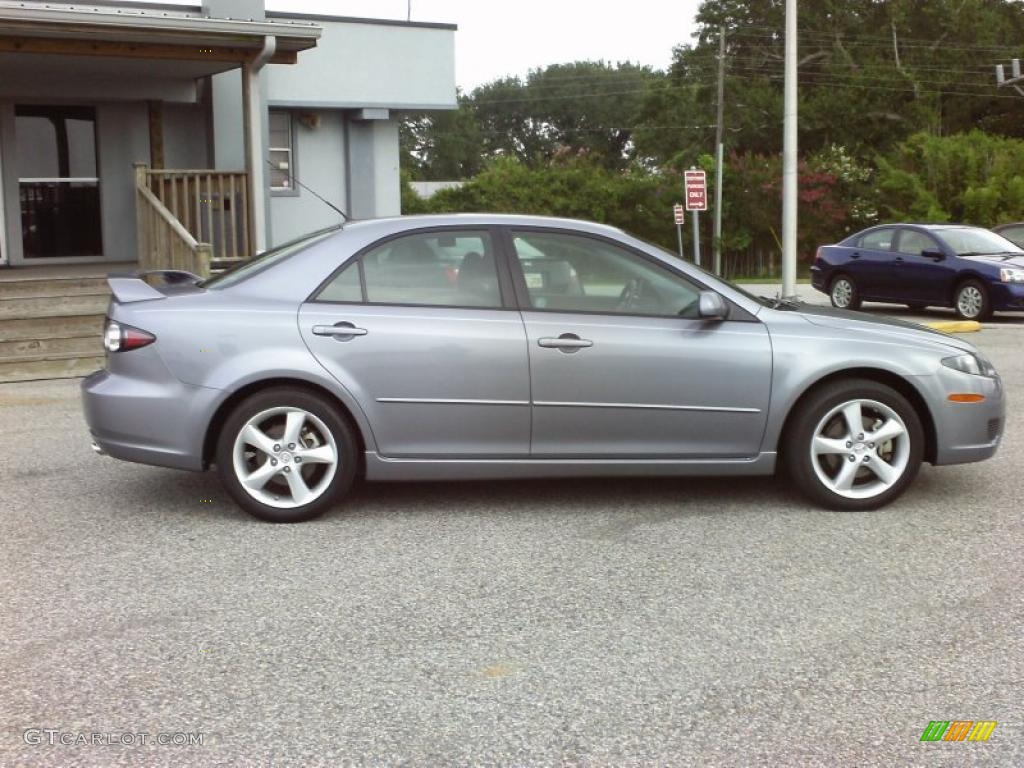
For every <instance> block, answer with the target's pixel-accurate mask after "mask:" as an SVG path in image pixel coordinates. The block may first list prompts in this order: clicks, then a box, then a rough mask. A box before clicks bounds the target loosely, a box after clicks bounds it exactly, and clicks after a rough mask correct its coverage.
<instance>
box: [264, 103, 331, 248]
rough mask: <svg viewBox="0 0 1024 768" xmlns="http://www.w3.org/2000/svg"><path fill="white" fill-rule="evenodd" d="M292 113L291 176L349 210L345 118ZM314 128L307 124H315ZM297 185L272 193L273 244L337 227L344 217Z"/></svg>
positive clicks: (312, 112) (321, 113) (327, 112)
mask: <svg viewBox="0 0 1024 768" xmlns="http://www.w3.org/2000/svg"><path fill="white" fill-rule="evenodd" d="M298 112H299V114H302V115H308V116H309V117H310V119H309V120H306V121H303V120H300V119H298V115H297V114H295V113H293V119H292V143H293V148H294V156H293V163H294V165H293V168H292V171H291V172H292V175H293V176H294V177H295V178H296V179H298V180H299V181H300V182H302V183H303V184H305V185H306V186H307V187H309V189H312V190H313V191H315V192H316V193H317V194H318V195H320V196H321V197H323V198H325V199H327V200H329V201H330V202H332V203H333V204H334V205H336V206H338V207H339V208H341V209H342V210H343V211H344V210H348V205H349V201H348V195H347V193H346V184H345V167H346V161H345V151H346V150H345V117H344V114H343V113H342V112H341V111H340V110H308V109H307V110H300V111H298ZM317 121H318V124H316V125H315V126H314V127H311V126H310V125H307V124H306V123H307V122H308V123H316V122H317ZM309 189H303V188H302V187H301V186H299V185H296V186H295V190H294V191H293V192H286V193H276V192H275V193H272V195H271V198H270V217H271V223H270V226H271V232H272V233H273V238H272V242H273V244H274V245H279V244H281V243H286V242H288V241H289V240H293V239H294V238H296V237H298V236H299V235H304V234H306V233H307V232H313V231H315V230H317V229H323V228H324V227H328V226H331V225H332V224H337V223H338V222H339V221H340V220H341V217H340V216H338V214H337V213H336V212H335V211H332V210H331V209H330V207H329V206H327V205H325V204H324V203H323V202H321V201H320V200H317V199H316V197H315V196H314V195H313V194H312V193H311V192H310V191H309Z"/></svg>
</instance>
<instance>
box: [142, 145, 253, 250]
mask: <svg viewBox="0 0 1024 768" xmlns="http://www.w3.org/2000/svg"><path fill="white" fill-rule="evenodd" d="M135 179H136V188H137V190H138V195H139V198H140V204H139V205H140V210H142V209H143V208H145V205H143V201H145V203H146V204H147V205H150V207H152V202H151V201H150V200H149V199H148V198H149V197H150V196H152V197H153V198H155V200H156V201H157V202H158V203H160V205H161V206H162V207H163V209H164V210H165V211H166V212H167V213H168V214H169V215H170V217H171V218H172V219H174V220H175V221H176V222H177V223H178V224H179V225H180V228H181V229H182V230H183V231H184V232H185V233H187V234H188V235H189V236H190V237H191V239H192V241H194V242H195V243H196V244H197V245H204V244H205V245H208V248H209V251H210V261H211V263H212V264H213V266H214V268H216V267H218V266H227V265H228V264H230V263H231V262H237V261H241V260H244V259H247V258H249V257H250V256H251V255H252V251H251V246H250V243H251V242H252V233H251V230H250V227H251V224H250V220H249V192H248V189H249V185H248V176H247V174H246V173H245V172H244V171H215V170H152V169H149V168H147V167H146V166H145V165H144V164H138V165H136V167H135ZM145 192H148V193H149V195H145V194H144V193H145ZM141 232H142V221H141V215H140V233H141Z"/></svg>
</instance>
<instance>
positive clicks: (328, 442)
mask: <svg viewBox="0 0 1024 768" xmlns="http://www.w3.org/2000/svg"><path fill="white" fill-rule="evenodd" d="M232 459H233V464H234V471H235V476H236V477H237V478H238V482H239V483H240V484H241V486H242V488H243V489H244V490H245V492H246V493H247V494H249V495H250V496H251V497H252V498H254V499H256V500H257V501H259V502H261V503H263V504H266V505H267V506H271V507H276V508H278V509H295V508H296V507H303V506H306V505H307V504H310V503H312V502H313V501H315V500H316V499H318V498H320V496H322V495H323V494H324V492H325V491H326V490H327V489H328V487H329V486H330V484H331V481H332V480H333V479H334V475H335V473H336V472H337V470H338V467H339V463H340V459H339V452H338V445H337V443H336V442H335V439H334V436H333V435H332V434H331V431H330V430H329V429H328V428H327V425H326V424H324V422H323V421H321V420H320V419H319V418H318V417H317V416H315V415H314V414H312V413H310V412H309V411H306V410H303V409H302V408H295V407H279V408H270V409H268V410H265V411H261V412H260V413H257V414H256V415H255V416H253V417H252V418H250V419H249V420H248V421H246V422H245V424H244V425H243V426H242V428H241V429H240V430H239V431H238V434H237V436H236V437H235V442H234V447H233V451H232Z"/></svg>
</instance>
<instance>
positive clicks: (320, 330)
mask: <svg viewBox="0 0 1024 768" xmlns="http://www.w3.org/2000/svg"><path fill="white" fill-rule="evenodd" d="M368 333H369V331H368V330H366V329H365V328H356V326H355V325H353V324H352V323H348V322H344V321H343V322H340V323H335V324H334V325H314V326H313V335H314V336H333V337H334V338H336V339H338V340H339V341H348V340H349V339H351V338H353V337H354V336H365V335H366V334H368Z"/></svg>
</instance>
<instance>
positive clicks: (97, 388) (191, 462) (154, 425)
mask: <svg viewBox="0 0 1024 768" xmlns="http://www.w3.org/2000/svg"><path fill="white" fill-rule="evenodd" d="M146 352H147V350H136V351H133V352H129V353H124V354H126V355H129V354H130V355H136V354H138V360H139V362H140V363H141V362H142V360H141V358H142V357H143V355H145V357H147V358H149V357H150V355H148V354H145V353H146ZM153 357H156V356H155V354H154V355H153ZM156 359H157V361H158V360H159V358H158V357H157V358H156ZM158 365H159V367H160V368H162V367H163V365H162V363H158ZM144 368H145V370H146V373H147V374H149V375H146V376H144V377H139V376H136V375H130V374H129V373H113V372H111V371H109V370H103V371H97V372H96V373H93V374H92V375H90V376H88V377H86V378H85V379H84V380H83V381H82V385H81V391H82V406H83V409H84V411H85V420H86V423H87V424H88V425H89V432H90V434H91V435H92V440H93V442H94V444H95V447H96V449H98V452H101V453H105V454H107V455H109V456H112V457H114V458H116V459H123V460H125V461H134V462H138V463H141V464H153V465H156V466H160V467H171V468H174V469H188V470H202V469H204V466H203V437H204V435H205V428H206V424H207V423H208V422H209V414H211V413H212V412H213V410H214V409H215V408H216V404H217V401H218V398H219V397H220V395H221V394H222V393H221V392H220V391H219V390H215V389H208V388H206V387H194V386H190V385H188V384H183V383H181V382H180V381H178V380H177V379H175V378H174V377H173V376H171V375H170V374H169V373H167V374H166V376H162V377H160V378H153V376H152V373H153V372H154V371H153V368H154V360H153V359H148V360H147V361H146V364H145V366H144ZM164 370H166V369H164Z"/></svg>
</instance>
